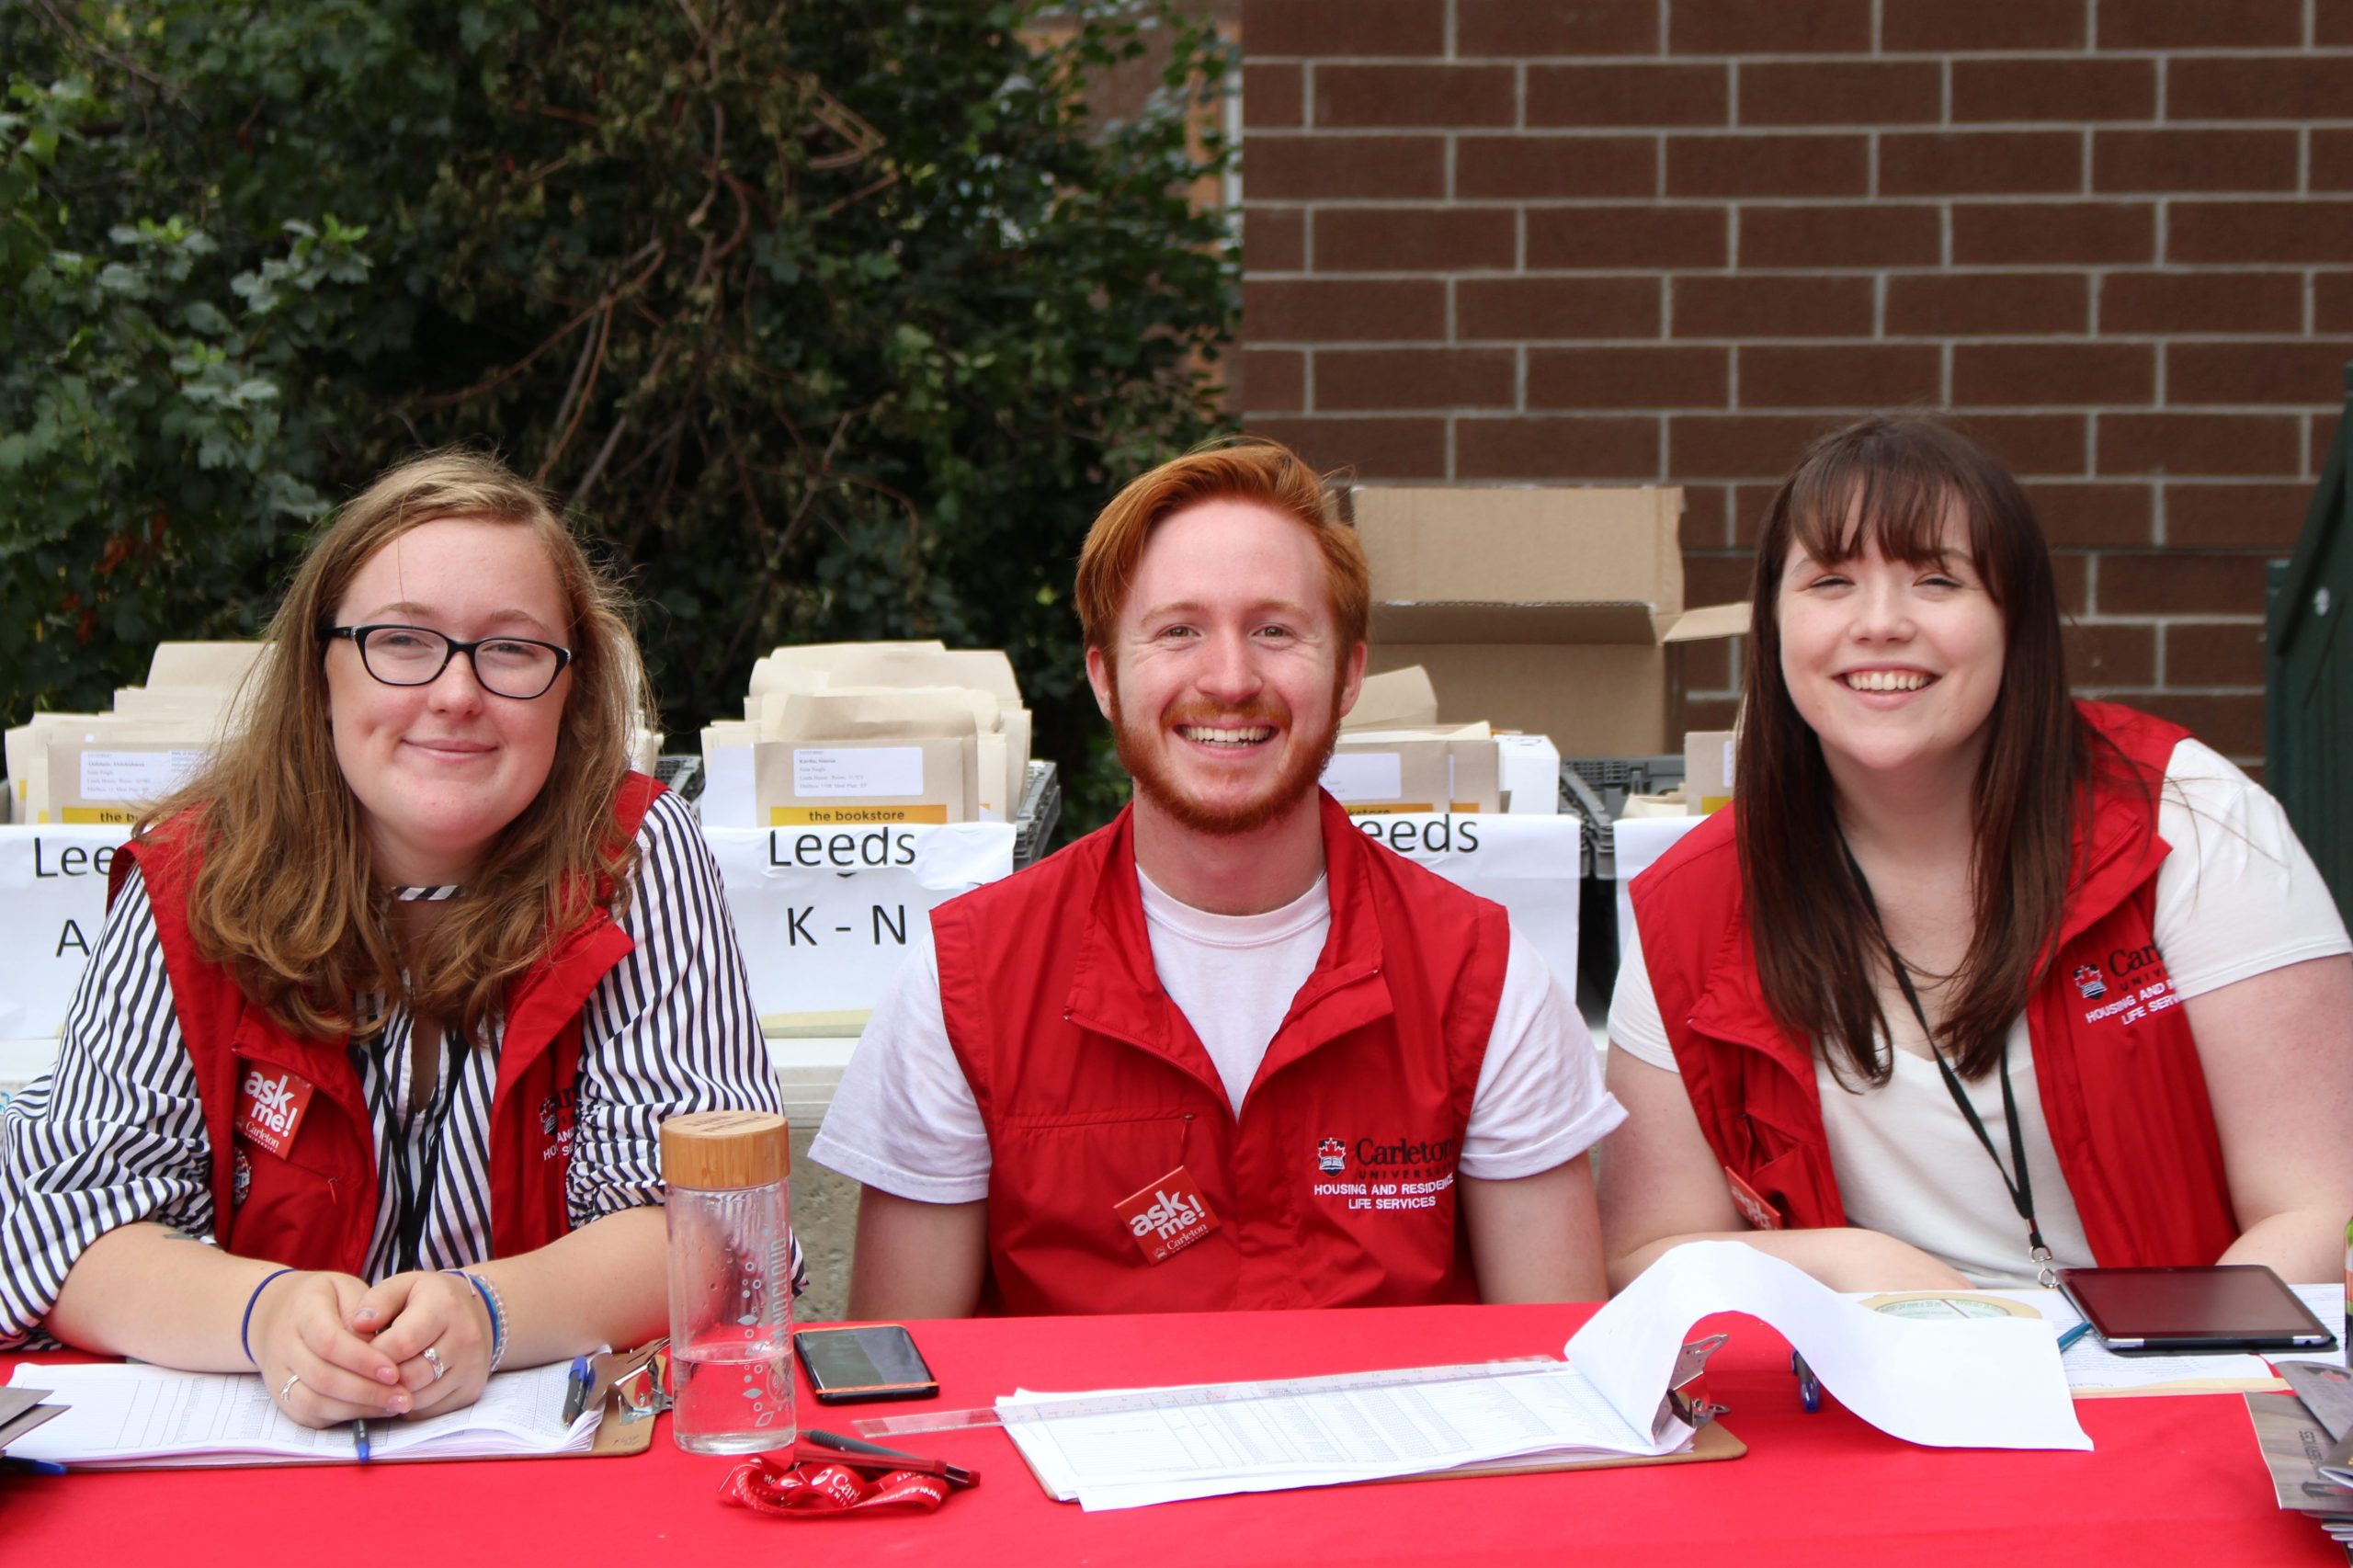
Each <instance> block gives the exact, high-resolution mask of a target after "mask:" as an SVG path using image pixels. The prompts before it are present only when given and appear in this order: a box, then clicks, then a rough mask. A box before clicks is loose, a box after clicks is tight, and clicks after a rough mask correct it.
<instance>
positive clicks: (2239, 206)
mask: <svg viewBox="0 0 2353 1568" xmlns="http://www.w3.org/2000/svg"><path fill="white" fill-rule="evenodd" d="M2165 259H2166V260H2168V261H2175V262H2215V261H2222V262H2230V261H2253V262H2270V263H2275V264H2276V263H2280V262H2300V261H2301V262H2340V263H2341V262H2347V261H2353V201H2177V202H2174V203H2173V204H2172V206H2171V209H2170V210H2169V211H2168V212H2167V214H2166V219H2165Z"/></svg>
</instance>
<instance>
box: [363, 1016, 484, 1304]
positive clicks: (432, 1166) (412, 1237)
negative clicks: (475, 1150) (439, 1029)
mask: <svg viewBox="0 0 2353 1568" xmlns="http://www.w3.org/2000/svg"><path fill="white" fill-rule="evenodd" d="M410 1027H411V1029H412V1036H411V1038H412V1039H414V1032H413V1031H414V1029H415V1025H414V1023H412V1025H411V1026H410ZM390 1034H391V1031H390V1030H389V1029H388V1030H386V1031H385V1035H384V1037H380V1038H386V1042H387V1043H389V1039H388V1037H389V1036H390ZM441 1046H442V1051H443V1054H444V1055H446V1056H447V1058H448V1062H449V1071H448V1072H446V1073H445V1074H442V1083H441V1085H439V1086H437V1088H436V1091H435V1094H434V1096H432V1098H430V1099H427V1100H426V1108H425V1109H424V1110H421V1111H417V1112H414V1113H407V1114H403V1115H399V1116H397V1117H395V1119H394V1125H395V1126H396V1128H397V1129H398V1131H399V1132H400V1142H401V1146H400V1149H399V1150H398V1151H397V1153H396V1154H395V1156H394V1158H393V1160H392V1180H393V1186H394V1191H395V1192H396V1194H397V1195H398V1198H399V1202H400V1207H399V1208H398V1209H397V1210H394V1212H393V1219H392V1230H393V1235H394V1238H395V1239H394V1250H393V1254H392V1263H393V1267H394V1269H395V1271H397V1272H399V1273H403V1274H406V1273H411V1272H413V1271H415V1269H417V1268H419V1267H423V1265H422V1264H421V1263H420V1261H419V1258H420V1255H421V1254H422V1253H423V1251H424V1247H425V1221H426V1219H427V1218H428V1217H430V1216H431V1214H432V1212H433V1189H434V1187H436V1186H437V1185H438V1183H439V1181H440V1179H441V1143H442V1136H441V1133H442V1129H443V1127H444V1126H445V1125H446V1124H447V1123H448V1121H449V1107H450V1105H451V1104H452V1103H453V1102H454V1101H455V1100H456V1099H457V1097H458V1085H459V1081H460V1078H461V1077H462V1076H463V1074H464V1073H465V1070H466V1055H467V1052H468V1051H469V1050H470V1049H471V1046H470V1043H469V1042H468V1041H467V1040H463V1039H458V1040H451V1039H450V1038H449V1036H448V1035H446V1034H445V1035H444V1036H443V1037H442V1041H441ZM410 1060H411V1061H412V1062H414V1061H415V1056H414V1055H412V1056H411V1058H410ZM391 1065H392V1064H391V1063H390V1062H386V1063H385V1068H386V1071H385V1074H384V1076H385V1079H386V1081H387V1085H388V1087H389V1088H391V1089H392V1090H397V1089H398V1088H399V1086H400V1077H399V1074H396V1073H393V1072H392V1071H391ZM411 1092H412V1093H414V1086H412V1090H411ZM408 1098H409V1096H407V1095H399V1096H396V1103H397V1104H399V1105H400V1106H402V1107H405V1106H406V1104H407V1101H408ZM435 1099H438V1101H439V1102H440V1103H439V1105H438V1106H436V1105H435V1104H434V1103H433V1101H434V1100H435ZM419 1116H424V1117H426V1124H425V1170H424V1172H423V1174H422V1175H420V1176H415V1177H412V1176H410V1175H409V1168H408V1167H409V1160H408V1153H409V1145H410V1143H411V1142H413V1140H412V1139H411V1137H410V1133H411V1132H412V1131H414V1130H415V1126H416V1119H417V1117H419Z"/></svg>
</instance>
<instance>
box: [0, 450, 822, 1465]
mask: <svg viewBox="0 0 2353 1568" xmlns="http://www.w3.org/2000/svg"><path fill="white" fill-rule="evenodd" d="M269 642H270V643H271V653H270V655H269V657H267V659H266V660H264V661H263V663H262V665H260V667H259V669H258V671H257V673H256V676H255V677H254V682H255V685H254V687H253V688H252V689H251V690H250V692H249V693H248V696H249V698H250V700H249V701H247V702H246V703H245V704H244V713H245V717H246V722H245V724H244V728H243V730H242V731H241V732H240V733H238V734H237V735H235V736H234V737H233V738H232V739H230V740H229V741H227V742H226V743H225V744H223V745H222V748H221V749H220V750H219V751H218V752H217V753H216V754H215V755H214V756H213V757H212V758H211V760H210V764H209V766H208V767H207V768H206V769H205V770H204V771H203V772H202V773H201V774H200V775H199V777H198V778H196V779H194V780H193V781H192V782H190V783H189V784H188V786H187V787H186V788H184V789H183V790H180V791H179V792H178V793H177V794H176V795H175V796H174V797H173V798H172V799H170V800H168V801H165V802H163V803H162V804H161V805H159V806H158V807H157V808H155V809H154V811H153V812H152V813H151V814H150V815H149V816H148V818H147V819H146V820H145V821H144V822H143V823H142V824H141V827H140V830H139V832H138V834H137V835H136V837H135V838H134V839H133V841H132V842H131V844H130V845H128V846H125V847H124V849H123V850H121V851H120V852H119V854H118V855H117V856H116V857H115V859H114V863H113V871H112V878H113V882H112V888H111V892H112V903H111V907H110V909H109V911H108V919H107V926H106V930H105V934H104V936H103V937H102V938H101V939H100V941H99V944H98V947H97V950H96V952H95V953H94V954H93V955H92V958H91V961H90V964H89V968H88V970H87V971H86V972H85V976H84V978H83V982H82V985H81V988H80V990H79V992H78V993H77V994H76V995H75V997H74V1004H73V1006H72V1009H71V1011H70V1013H69V1015H68V1017H67V1019H66V1022H65V1027H64V1030H63V1040H62V1042H61V1051H60V1057H59V1062H58V1065H57V1067H56V1069H55V1071H54V1073H53V1074H51V1075H50V1076H49V1077H48V1078H45V1079H43V1080H42V1081H41V1082H40V1083H38V1084H36V1085H33V1086H32V1087H31V1088H30V1089H28V1091H27V1092H26V1093H25V1094H23V1095H22V1096H18V1098H17V1100H16V1102H15V1103H14V1104H12V1105H11V1106H10V1107H9V1108H8V1110H7V1114H6V1121H5V1124H0V1132H5V1149H0V1155H4V1156H5V1157H0V1343H10V1342H20V1341H23V1340H26V1339H28V1338H31V1337H35V1336H38V1335H47V1336H53V1337H54V1338H56V1339H58V1340H61V1341H63V1342H65V1343H68V1344H72V1345H75V1346H82V1347H84V1348H86V1349H91V1350H97V1351H105V1352H109V1353H118V1354H123V1355H131V1356H136V1357H139V1358H142V1359H144V1360H147V1361H152V1362H156V1363H160V1364H162V1365H165V1366H172V1367H182V1368H189V1369H206V1370H243V1369H256V1370H258V1372H259V1374H260V1376H261V1377H262V1379H263V1380H264V1381H265V1383H266V1386H267V1388H268V1390H269V1392H270V1393H271V1395H272V1397H273V1398H274V1399H275V1400H276V1401H277V1402H278V1404H279V1406H280V1407H281V1408H282V1409H284V1410H285V1411H286V1412H287V1414H288V1415H291V1416H292V1417H294V1418H295V1419H296V1420H299V1421H301V1422H303V1423H305V1424H308V1425H312V1426H324V1425H327V1424H330V1423H335V1422H341V1421H350V1420H357V1419H365V1418H373V1417H381V1416H387V1415H426V1414H431V1413H434V1412H438V1411H446V1410H449V1409H452V1408H455V1407H457V1406H460V1405H462V1404H464V1403H468V1402H470V1401H472V1399H474V1398H475V1397H476V1396H477V1395H478V1394H480V1393H481V1392H482V1389H483V1381H484V1380H485V1379H486V1378H487V1377H488V1376H489V1374H490V1373H491V1372H492V1371H493V1370H494V1369H496V1368H497V1367H498V1366H499V1365H501V1364H502V1363H506V1364H510V1365H517V1366H523V1365H535V1364H539V1363H542V1362H546V1361H550V1360H553V1359H558V1358H568V1357H571V1356H574V1355H575V1354H578V1353H580V1352H582V1351H585V1350H589V1349H593V1348H595V1347H597V1346H599V1345H600V1344H606V1343H609V1344H613V1345H628V1344H632V1343H635V1342H637V1341H640V1340H642V1339H644V1338H647V1337H649V1336H650V1335H653V1334H654V1333H655V1332H657V1331H658V1329H659V1326H660V1324H662V1322H663V1319H664V1315H665V1298H664V1278H665V1275H664V1267H663V1249H664V1227H663V1215H662V1210H661V1209H660V1207H659V1204H660V1199H661V1193H662V1175H661V1170H660V1166H659V1161H658V1154H657V1132H656V1130H657V1128H658V1127H659V1125H660V1123H661V1122H662V1120H663V1119H665V1118H666V1117H668V1116H671V1115H673V1114H676V1113H679V1112H683V1111H689V1110H699V1109H710V1108H725V1107H734V1108H757V1109H766V1110H775V1109H777V1108H779V1107H778V1100H777V1093H776V1086H775V1079H774V1075H773V1074H772V1073H771V1072H770V1070H769V1067H768V1062H767V1052H766V1049H765V1046H764V1044H763V1042H762V1040H761V1037H760V1030H759V1023H758V1018H757V1016H756V1013H755V1012H754V1010H753V1007H752V1004H751V999H750V996H749V994H748V988H747V985H746V983H745V973H744V964H743V959H742V956H741V954H740V953H739V951H738V949H737V948H736V945H735V939H734V935H733V930H732V928H731V927H730V926H729V924H728V920H727V915H726V911H725V909H724V907H723V905H722V903H721V899H720V890H719V879H718V875H717V873H716V870H715V869H714V868H713V867H712V865H711V862H710V857H709V854H708V851H707V850H706V848H705V847H704V845H703V842H702V839H701V836H700V835H699V831H698V828H697V825H696V824H695V821H694V819H693V817H692V815H691V813H690V812H688V810H687V808H686V807H685V806H684V805H683V803H681V802H680V801H678V799H677V798H676V796H673V795H669V794H666V793H665V792H664V791H663V790H661V788H660V786H658V785H656V784H654V782H653V781H652V780H650V779H648V778H644V777H643V776H642V775H638V774H634V773H631V771H630V768H629V763H628V757H629V749H630V744H631V740H632V739H633V737H634V734H635V733H636V730H637V728H638V726H639V725H640V723H641V722H642V721H643V720H644V718H645V717H646V716H647V710H646V708H645V706H644V703H643V699H642V696H641V693H642V691H643V689H644V683H643V672H642V667H641V665H640V664H639V660H638V653H637V649H636V646H635V644H634V642H632V641H631V637H630V634H629V631H628V630H627V628H626V627H625V626H624V625H623V623H622V621H621V619H620V617H619V615H618V613H617V597H616V592H615V590H614V588H613V586H612V585H611V584H610V583H609V582H608V580H607V579H605V578H604V577H603V576H602V575H601V574H599V573H598V572H597V570H596V569H595V568H594V567H593V566H592V565H591V564H590V562H588V560H587V558H586V557H585V554H584V553H583V552H582V551H581V549H580V546H579V545H578V543H577V542H576V541H575V540H574V539H573V537H572V535H571V533H570V532H569V531H568V530H567V529H566V528H565V526H564V525H563V522H562V521H561V520H559V519H558V517H556V516H555V514H554V513H553V512H552V511H551V509H550V507H549V506H548V504H547V502H546V500H545V499H544V497H542V496H541V495H540V493H539V492H538V491H537V490H536V489H534V488H533V487H532V486H530V485H529V484H527V483H523V482H522V481H520V480H518V479H517V478H516V477H515V476H513V475H512V474H510V473H508V472H506V470H505V469H504V468H502V467H500V466H499V465H498V464H497V463H496V462H494V461H493V460H490V459H487V458H484V457H480V456H475V455H472V454H467V453H462V452H442V453H438V454H435V455H431V456H427V457H425V458H421V459H418V460H415V461H412V462H408V463H405V464H403V465H402V466H400V467H398V468H396V469H393V470H392V472H389V473H387V474H385V475H384V476H383V477H382V478H381V479H380V480H378V481H377V482H376V483H375V484H373V485H372V486H370V487H369V489H368V490H367V491H366V492H365V493H364V494H361V495H360V496H359V497H358V499H356V500H354V501H353V502H352V503H351V504H350V505H348V506H346V507H345V508H344V509H343V511H342V513H341V514H340V515H339V516H338V517H336V518H335V521H334V522H333V524H332V525H331V526H329V527H328V528H326V529H325V530H324V532H323V533H322V534H321V536H320V537H319V539H318V540H317V541H316V542H315V543H314V544H313V547H312V549H311V551H310V552H309V554H308V555H307V556H306V558H305V559H304V561H303V562H302V564H301V569H300V571H299V572H298V573H297V574H296V577H295V580H294V584H293V586H292V588H291V589H290V592H289V593H288V595H287V597H286V601H285V603H284V604H283V605H282V606H281V607H280V608H279V609H278V615H277V618H276V619H275V620H274V621H273V622H272V624H271V627H270V631H269ZM795 1262H796V1273H797V1272H798V1259H797V1256H796V1260H795Z"/></svg>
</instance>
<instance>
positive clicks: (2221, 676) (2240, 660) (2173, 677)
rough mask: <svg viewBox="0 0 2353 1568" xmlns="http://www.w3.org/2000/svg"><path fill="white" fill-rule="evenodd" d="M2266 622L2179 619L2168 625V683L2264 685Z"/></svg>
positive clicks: (2166, 670) (2166, 644)
mask: <svg viewBox="0 0 2353 1568" xmlns="http://www.w3.org/2000/svg"><path fill="white" fill-rule="evenodd" d="M2268 663H2269V660H2268V658H2267V657H2266V654H2265V649H2264V640H2263V622H2261V621H2259V620H2242V621H2212V620H2207V621H2176V622H2175V623H2173V624H2172V625H2170V626H2167V627H2166V628H2165V684H2166V685H2167V686H2261V685H2262V684H2263V677H2264V674H2265V666H2266V665H2268Z"/></svg>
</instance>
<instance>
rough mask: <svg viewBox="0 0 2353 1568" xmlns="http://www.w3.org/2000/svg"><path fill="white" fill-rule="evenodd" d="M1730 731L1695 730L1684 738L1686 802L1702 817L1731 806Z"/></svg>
mask: <svg viewBox="0 0 2353 1568" xmlns="http://www.w3.org/2000/svg"><path fill="white" fill-rule="evenodd" d="M1732 787H1733V731H1731V730H1694V731H1692V732H1691V733H1689V734H1687V735H1685V736H1684V737H1683V800H1684V803H1685V804H1686V805H1688V806H1689V807H1690V809H1691V810H1692V811H1693V812H1695V813H1697V814H1698V815H1700V816H1706V815H1707V814H1708V813H1709V812H1714V811H1720V810H1722V808H1723V807H1725V806H1728V805H1730V804H1731V803H1732Z"/></svg>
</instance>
